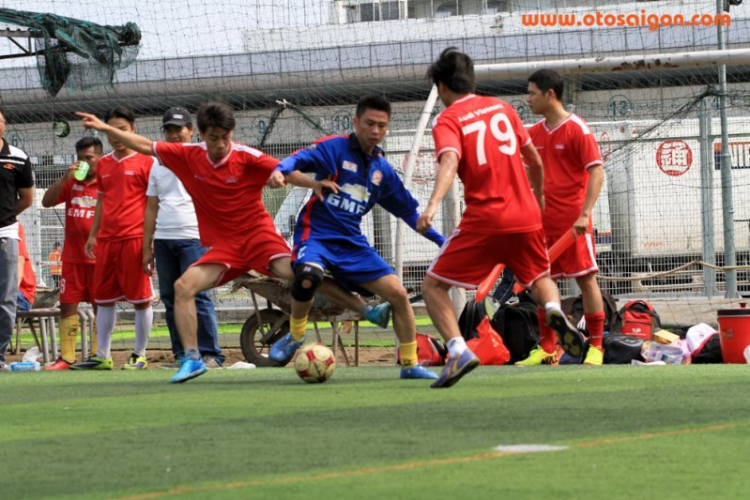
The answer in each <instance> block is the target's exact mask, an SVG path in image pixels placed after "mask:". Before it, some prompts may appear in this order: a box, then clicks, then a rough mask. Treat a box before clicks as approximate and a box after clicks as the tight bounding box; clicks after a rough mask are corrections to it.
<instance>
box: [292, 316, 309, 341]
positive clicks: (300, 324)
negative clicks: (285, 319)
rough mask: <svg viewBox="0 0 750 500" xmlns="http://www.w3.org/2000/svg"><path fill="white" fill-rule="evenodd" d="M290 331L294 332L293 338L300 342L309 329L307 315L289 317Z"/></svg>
mask: <svg viewBox="0 0 750 500" xmlns="http://www.w3.org/2000/svg"><path fill="white" fill-rule="evenodd" d="M289 331H290V332H291V334H292V338H293V339H294V341H295V342H299V341H300V340H302V339H303V338H304V337H305V332H306V331H307V316H305V317H304V318H299V319H297V318H294V317H291V318H289Z"/></svg>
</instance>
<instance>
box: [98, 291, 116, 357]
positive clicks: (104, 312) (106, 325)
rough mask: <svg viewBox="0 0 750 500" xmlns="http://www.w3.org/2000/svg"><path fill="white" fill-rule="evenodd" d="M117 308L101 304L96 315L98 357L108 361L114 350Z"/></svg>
mask: <svg viewBox="0 0 750 500" xmlns="http://www.w3.org/2000/svg"><path fill="white" fill-rule="evenodd" d="M116 317H117V314H116V313H115V306H103V305H101V304H99V307H98V309H97V313H96V338H97V342H98V348H97V351H96V355H97V356H99V357H100V358H102V359H107V358H108V357H109V355H110V351H111V349H112V332H114V331H115V318H116Z"/></svg>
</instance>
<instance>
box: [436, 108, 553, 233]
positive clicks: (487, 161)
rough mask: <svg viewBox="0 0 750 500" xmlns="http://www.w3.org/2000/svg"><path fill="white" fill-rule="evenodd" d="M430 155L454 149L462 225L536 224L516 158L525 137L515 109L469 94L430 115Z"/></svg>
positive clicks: (489, 229) (512, 228)
mask: <svg viewBox="0 0 750 500" xmlns="http://www.w3.org/2000/svg"><path fill="white" fill-rule="evenodd" d="M432 135H433V137H434V139H435V151H436V153H435V156H436V157H437V160H438V161H440V155H442V154H443V153H446V152H449V151H452V152H454V153H456V154H457V155H458V158H459V163H458V177H459V178H460V179H461V181H462V182H463V184H464V199H465V200H466V210H465V211H464V214H463V218H462V219H461V224H460V225H459V228H461V229H464V230H466V231H472V232H478V233H489V234H506V233H525V232H530V231H535V230H537V229H540V228H541V227H542V217H541V212H540V210H539V205H538V204H537V201H536V198H535V197H534V195H533V193H532V192H531V186H530V185H529V181H528V178H527V177H526V171H525V168H524V166H523V161H522V160H521V148H522V147H524V146H525V145H527V144H529V143H531V138H530V137H529V134H528V132H527V131H526V129H525V128H524V126H523V123H521V119H520V118H519V117H518V114H517V113H516V110H515V109H513V107H512V106H511V105H510V104H508V103H507V102H505V101H502V100H500V99H497V98H494V97H482V96H478V95H474V94H469V95H467V96H466V97H464V98H462V99H459V100H458V101H456V102H454V103H453V104H451V105H450V106H449V107H448V108H446V109H445V110H444V111H443V112H442V113H440V114H439V115H438V116H437V117H435V121H434V123H433V125H432Z"/></svg>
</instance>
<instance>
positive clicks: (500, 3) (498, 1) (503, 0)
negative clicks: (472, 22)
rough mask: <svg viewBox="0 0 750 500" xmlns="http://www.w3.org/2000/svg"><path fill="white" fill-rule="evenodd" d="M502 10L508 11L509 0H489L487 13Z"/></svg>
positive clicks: (495, 12)
mask: <svg viewBox="0 0 750 500" xmlns="http://www.w3.org/2000/svg"><path fill="white" fill-rule="evenodd" d="M500 12H508V0H487V10H486V12H485V14H499V13H500Z"/></svg>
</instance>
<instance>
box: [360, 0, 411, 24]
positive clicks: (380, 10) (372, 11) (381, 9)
mask: <svg viewBox="0 0 750 500" xmlns="http://www.w3.org/2000/svg"><path fill="white" fill-rule="evenodd" d="M402 8H403V5H401V2H398V1H395V2H373V3H361V4H359V20H360V21H361V22H363V23H366V22H372V21H395V20H398V19H401V17H402V16H401V9H402Z"/></svg>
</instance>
